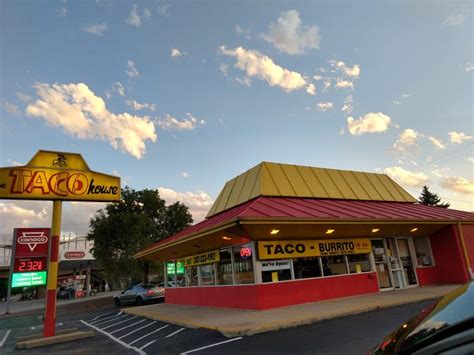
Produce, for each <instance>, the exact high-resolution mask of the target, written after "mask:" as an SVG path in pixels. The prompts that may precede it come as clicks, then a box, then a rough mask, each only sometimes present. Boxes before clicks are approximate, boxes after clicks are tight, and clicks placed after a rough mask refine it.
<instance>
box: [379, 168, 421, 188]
mask: <svg viewBox="0 0 474 355" xmlns="http://www.w3.org/2000/svg"><path fill="white" fill-rule="evenodd" d="M384 172H385V174H387V175H389V176H390V177H391V178H392V179H394V180H395V181H397V182H398V183H399V184H401V185H403V186H410V187H421V186H423V185H426V184H427V183H428V181H429V179H428V177H427V176H426V175H425V174H423V173H421V172H420V173H415V172H412V171H410V170H405V169H403V168H401V167H399V166H393V167H390V168H387V169H385V170H384Z"/></svg>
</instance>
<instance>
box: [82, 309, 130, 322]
mask: <svg viewBox="0 0 474 355" xmlns="http://www.w3.org/2000/svg"><path fill="white" fill-rule="evenodd" d="M122 313H123V311H120V312H118V313H117V314H112V315H110V316H107V317H104V318H102V319H101V320H104V319H107V318H110V317H116V316H119V315H121V314H122ZM102 316H104V315H103V314H101V315H100V316H97V317H95V318H92V319H91V320H90V321H89V322H90V323H92V322H94V321H95V320H96V319H99V318H100V317H102Z"/></svg>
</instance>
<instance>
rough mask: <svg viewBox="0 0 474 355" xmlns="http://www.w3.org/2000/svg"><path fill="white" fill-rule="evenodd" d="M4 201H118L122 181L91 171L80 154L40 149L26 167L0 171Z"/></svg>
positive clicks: (1, 197)
mask: <svg viewBox="0 0 474 355" xmlns="http://www.w3.org/2000/svg"><path fill="white" fill-rule="evenodd" d="M0 199H25V200H68V201H103V202H108V201H118V200H120V178H119V177H117V176H113V175H107V174H102V173H98V172H95V171H91V170H90V169H89V167H88V166H87V163H86V162H85V160H84V159H83V158H82V156H81V155H80V154H77V153H64V152H51V151H45V150H40V151H38V153H36V154H35V156H34V157H33V158H32V159H31V160H30V162H29V163H28V164H27V165H25V166H15V167H7V168H0Z"/></svg>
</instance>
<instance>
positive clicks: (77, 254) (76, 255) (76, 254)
mask: <svg viewBox="0 0 474 355" xmlns="http://www.w3.org/2000/svg"><path fill="white" fill-rule="evenodd" d="M84 256H86V253H84V252H83V251H68V252H66V253H64V257H65V258H66V259H81V258H83V257H84Z"/></svg>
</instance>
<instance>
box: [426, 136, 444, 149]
mask: <svg viewBox="0 0 474 355" xmlns="http://www.w3.org/2000/svg"><path fill="white" fill-rule="evenodd" d="M428 140H429V141H430V142H431V143H432V144H433V145H434V146H435V147H436V149H445V148H446V145H444V144H443V142H441V141H440V140H439V139H436V138H435V137H428Z"/></svg>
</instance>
